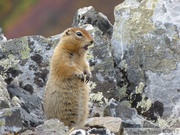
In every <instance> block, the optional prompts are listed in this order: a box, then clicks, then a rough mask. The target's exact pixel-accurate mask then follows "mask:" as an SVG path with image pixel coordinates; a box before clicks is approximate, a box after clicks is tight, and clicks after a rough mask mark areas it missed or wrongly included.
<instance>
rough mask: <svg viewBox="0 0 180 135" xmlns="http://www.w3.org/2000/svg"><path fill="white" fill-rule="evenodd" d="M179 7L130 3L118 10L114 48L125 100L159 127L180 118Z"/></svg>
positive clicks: (164, 2)
mask: <svg viewBox="0 0 180 135" xmlns="http://www.w3.org/2000/svg"><path fill="white" fill-rule="evenodd" d="M179 5H180V2H179V1H176V0H173V1H171V0H157V1H153V0H143V1H132V0H126V1H125V2H124V3H122V4H120V5H118V6H116V7H115V12H114V14H115V23H114V27H113V36H112V40H111V44H112V47H113V55H114V57H115V61H116V72H117V73H116V74H117V75H119V76H117V78H118V77H120V78H119V79H117V80H118V82H117V84H118V86H119V87H121V88H120V91H121V93H120V98H121V100H129V102H130V104H131V107H133V108H136V109H137V111H138V113H139V114H142V115H143V116H144V117H146V118H147V119H149V120H153V121H156V122H157V123H158V124H159V126H160V127H172V125H173V123H176V122H177V121H178V120H179V118H180V113H179V111H177V110H179V105H180V91H179V88H180V79H179V73H180V55H179V54H180V48H179V45H180V40H179V39H180V16H179V13H180V8H179Z"/></svg>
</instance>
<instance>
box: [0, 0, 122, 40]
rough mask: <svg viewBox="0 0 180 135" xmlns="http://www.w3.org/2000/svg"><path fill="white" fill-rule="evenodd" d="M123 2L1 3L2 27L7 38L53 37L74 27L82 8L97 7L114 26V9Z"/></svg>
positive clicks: (3, 0)
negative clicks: (75, 19) (75, 16)
mask: <svg viewBox="0 0 180 135" xmlns="http://www.w3.org/2000/svg"><path fill="white" fill-rule="evenodd" d="M122 1H123V0H0V27H2V28H3V30H4V34H5V36H6V37H7V39H11V38H18V37H22V36H29V35H42V36H45V37H49V36H52V35H56V34H59V33H61V32H63V31H64V30H65V29H66V28H68V27H71V24H72V22H73V17H74V15H75V13H76V11H77V10H78V9H79V8H82V7H87V6H93V7H94V8H95V10H96V11H98V12H102V13H103V14H105V15H106V16H107V17H108V19H109V20H110V22H111V23H112V24H113V23H114V7H115V6H116V5H118V4H120V3H122Z"/></svg>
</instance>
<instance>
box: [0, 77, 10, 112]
mask: <svg viewBox="0 0 180 135" xmlns="http://www.w3.org/2000/svg"><path fill="white" fill-rule="evenodd" d="M6 87H7V84H6V83H5V81H4V79H3V77H2V76H1V75H0V109H3V108H9V107H10V106H11V103H10V96H9V93H8V91H7V88H6Z"/></svg>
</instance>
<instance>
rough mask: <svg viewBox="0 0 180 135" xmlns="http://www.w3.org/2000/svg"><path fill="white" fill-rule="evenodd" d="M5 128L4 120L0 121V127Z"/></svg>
mask: <svg viewBox="0 0 180 135" xmlns="http://www.w3.org/2000/svg"><path fill="white" fill-rule="evenodd" d="M1 126H5V119H0V127H1Z"/></svg>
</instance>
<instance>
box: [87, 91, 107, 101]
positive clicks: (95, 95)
mask: <svg viewBox="0 0 180 135" xmlns="http://www.w3.org/2000/svg"><path fill="white" fill-rule="evenodd" d="M90 102H92V103H99V104H103V103H106V104H107V103H108V99H106V98H105V97H104V96H103V93H102V92H97V93H91V94H90Z"/></svg>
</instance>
